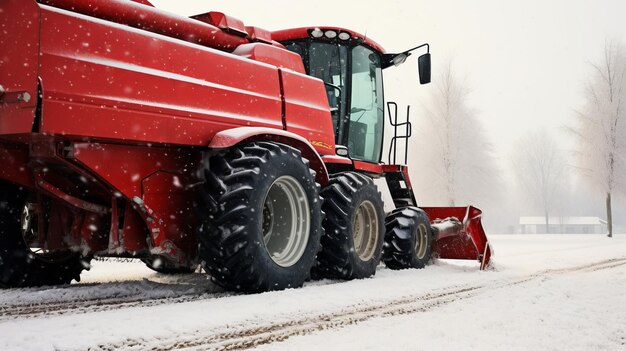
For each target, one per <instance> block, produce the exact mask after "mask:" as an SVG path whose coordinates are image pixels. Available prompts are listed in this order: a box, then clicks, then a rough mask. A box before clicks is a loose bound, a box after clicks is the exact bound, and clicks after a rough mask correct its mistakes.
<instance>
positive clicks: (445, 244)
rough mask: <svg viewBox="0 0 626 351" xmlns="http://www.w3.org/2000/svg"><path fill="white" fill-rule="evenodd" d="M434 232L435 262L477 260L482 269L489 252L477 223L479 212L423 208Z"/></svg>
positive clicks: (474, 209)
mask: <svg viewBox="0 0 626 351" xmlns="http://www.w3.org/2000/svg"><path fill="white" fill-rule="evenodd" d="M422 209H423V210H424V211H425V212H426V213H427V214H428V218H430V221H431V226H432V227H433V229H435V234H436V236H435V239H434V242H433V252H434V253H435V255H436V256H438V257H439V258H448V259H457V260H478V262H480V269H481V270H482V269H485V268H486V267H487V265H488V264H489V261H490V260H491V255H492V249H491V245H490V244H489V240H487V236H486V235H485V231H484V229H483V226H482V224H481V222H480V218H481V217H482V211H481V210H479V209H477V208H476V207H473V206H467V207H423V208H422Z"/></svg>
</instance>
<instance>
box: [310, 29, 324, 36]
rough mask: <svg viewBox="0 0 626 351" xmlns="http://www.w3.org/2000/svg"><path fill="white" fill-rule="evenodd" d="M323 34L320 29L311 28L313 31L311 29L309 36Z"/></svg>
mask: <svg viewBox="0 0 626 351" xmlns="http://www.w3.org/2000/svg"><path fill="white" fill-rule="evenodd" d="M323 35H324V32H322V30H321V29H319V28H315V29H313V31H311V36H312V37H313V38H321V37H322V36H323Z"/></svg>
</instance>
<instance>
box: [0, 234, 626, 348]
mask: <svg viewBox="0 0 626 351" xmlns="http://www.w3.org/2000/svg"><path fill="white" fill-rule="evenodd" d="M490 239H491V240H492V243H493V246H494V249H495V253H496V256H495V257H494V262H493V263H494V266H495V268H494V269H493V270H490V271H483V272H481V271H478V264H477V263H474V262H456V261H455V262H451V261H439V262H436V263H435V264H434V265H432V266H429V267H428V268H426V269H423V270H405V271H391V270H388V269H385V268H384V267H382V266H381V267H380V268H379V269H378V272H377V274H376V277H374V278H372V279H366V280H358V281H351V282H335V281H328V280H323V281H318V282H310V283H307V284H306V285H305V286H304V287H303V288H301V289H296V290H287V291H280V292H271V293H264V294H258V295H239V294H232V293H228V292H225V291H223V290H222V289H220V288H219V287H216V286H215V285H213V284H211V283H210V282H209V281H208V280H207V279H206V277H205V276H204V274H189V275H182V276H175V277H173V276H165V275H161V274H157V273H153V272H152V271H150V270H149V269H147V268H145V267H144V266H143V264H142V263H141V262H137V261H133V262H123V263H122V262H114V261H96V262H94V263H93V268H92V270H91V271H90V272H88V273H86V274H84V275H83V281H82V282H81V283H80V284H73V285H71V286H64V287H60V288H38V289H14V290H4V291H0V350H85V349H94V350H115V349H130V350H146V349H151V350H163V349H164V350H168V349H191V350H194V349H199V350H207V349H220V350H237V349H247V348H253V347H258V348H259V349H261V350H318V349H322V348H324V349H328V350H345V349H359V350H381V349H385V350H422V349H431V350H472V349H476V350H529V349H537V350H626V235H617V236H616V237H615V238H613V239H609V238H606V237H605V236H599V235H524V236H521V235H491V236H490Z"/></svg>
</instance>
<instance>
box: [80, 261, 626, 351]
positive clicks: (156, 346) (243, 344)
mask: <svg viewBox="0 0 626 351" xmlns="http://www.w3.org/2000/svg"><path fill="white" fill-rule="evenodd" d="M624 265H626V258H617V259H608V260H603V261H600V262H596V263H592V264H587V265H582V266H577V267H571V268H561V269H552V270H545V271H542V272H538V273H534V274H530V275H528V276H525V277H521V278H517V279H513V280H510V279H507V280H503V281H496V282H492V283H490V284H484V285H475V286H462V287H457V288H452V289H450V288H449V289H448V290H444V291H441V292H439V293H429V294H422V295H414V296H406V297H402V298H398V299H390V300H388V301H383V302H378V303H374V304H372V303H362V304H357V305H353V306H347V307H345V308H342V309H340V310H338V311H334V312H327V313H322V314H309V315H304V316H302V317H300V318H287V319H283V320H280V321H277V322H273V323H265V324H260V325H259V324H258V321H248V324H250V325H255V326H254V327H243V328H238V329H234V330H232V328H231V330H229V329H222V330H216V329H214V330H212V331H209V332H207V331H206V330H196V331H194V332H193V333H191V334H185V335H177V336H176V337H171V338H161V339H157V340H154V339H150V340H144V339H134V340H126V341H123V342H120V343H115V344H111V345H98V346H94V347H91V348H89V350H106V351H109V350H118V349H124V350H179V349H192V350H193V349H202V350H245V349H250V348H253V347H256V346H260V345H265V344H271V343H275V342H280V341H284V340H286V339H288V338H290V337H293V336H298V335H307V334H311V333H314V332H317V331H323V330H328V329H334V328H342V327H346V326H350V325H354V324H358V323H361V322H364V321H367V320H370V319H373V318H385V317H391V316H397V315H406V314H412V313H419V312H426V311H429V310H431V309H434V308H438V307H440V306H444V305H447V304H450V303H452V302H455V301H459V300H465V299H469V298H472V297H474V296H477V295H479V294H482V293H486V292H489V291H492V290H494V289H501V288H506V287H511V286H515V285H519V284H523V283H526V282H529V281H532V280H535V279H538V278H549V277H550V276H556V275H561V274H567V273H575V272H595V271H599V270H604V269H612V268H616V267H620V266H624ZM198 335H200V336H198Z"/></svg>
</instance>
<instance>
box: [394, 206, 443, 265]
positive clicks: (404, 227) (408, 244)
mask: <svg viewBox="0 0 626 351" xmlns="http://www.w3.org/2000/svg"><path fill="white" fill-rule="evenodd" d="M385 227H386V234H385V246H384V248H383V261H384V262H385V265H387V267H389V268H391V269H406V268H424V267H425V266H426V264H428V261H429V260H430V256H431V250H432V248H431V245H432V229H431V227H430V221H429V220H428V215H426V213H425V212H424V211H422V210H421V209H419V208H417V207H404V208H399V209H396V210H394V211H393V212H391V213H390V214H389V216H387V218H386V220H385Z"/></svg>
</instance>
